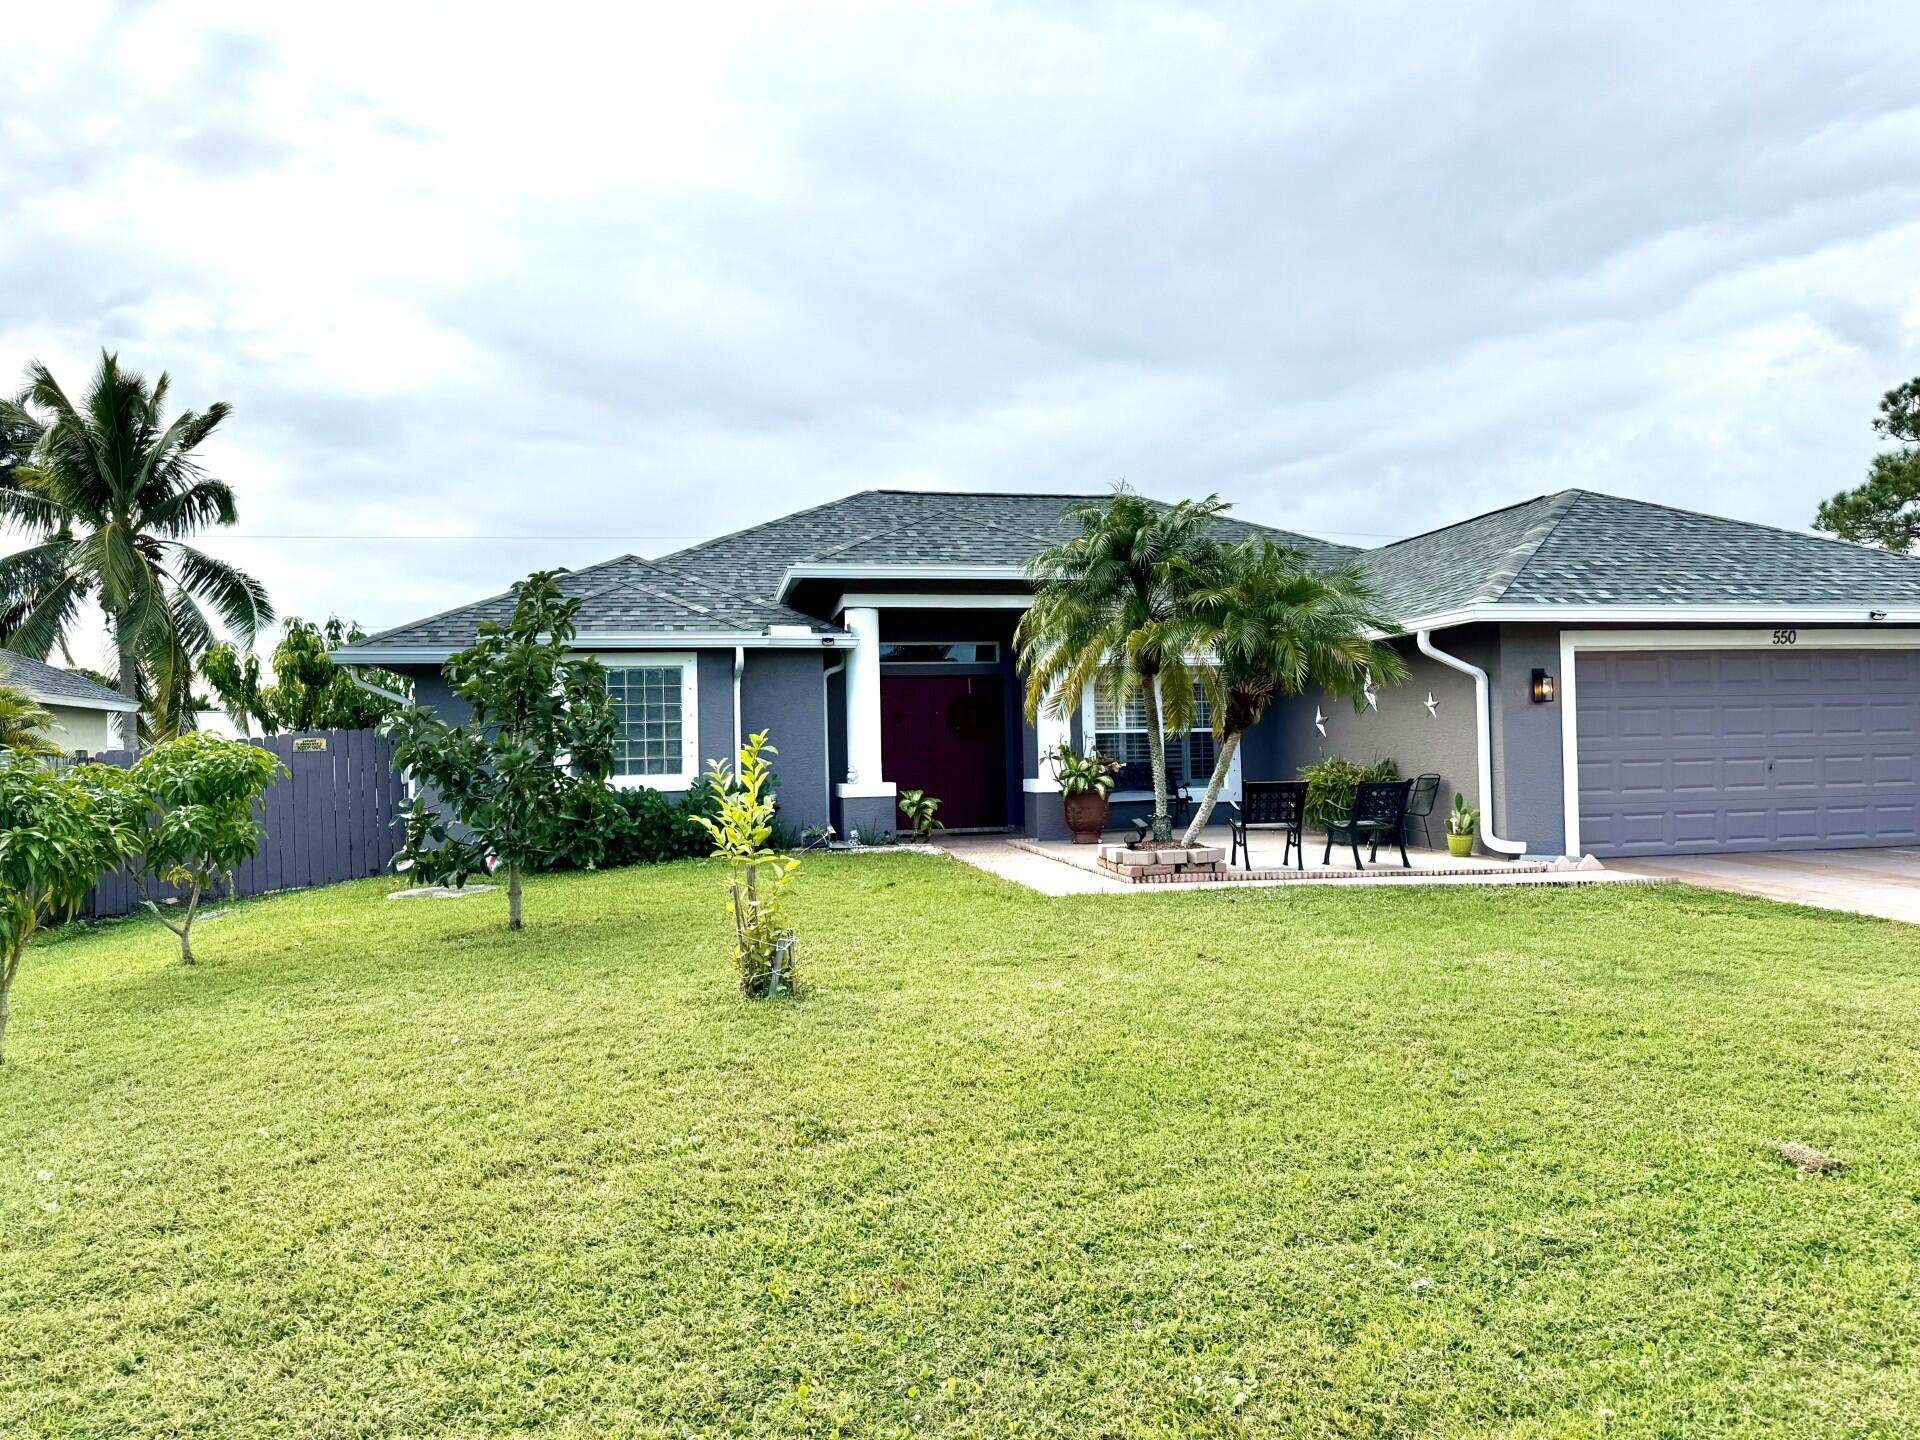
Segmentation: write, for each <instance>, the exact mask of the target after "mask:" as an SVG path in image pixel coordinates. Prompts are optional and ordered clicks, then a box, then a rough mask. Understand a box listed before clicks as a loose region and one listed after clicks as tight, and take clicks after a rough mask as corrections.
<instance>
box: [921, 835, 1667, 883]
mask: <svg viewBox="0 0 1920 1440" xmlns="http://www.w3.org/2000/svg"><path fill="white" fill-rule="evenodd" d="M1115 838H1118V837H1115ZM1228 838H1229V837H1228V835H1227V831H1226V827H1224V826H1219V827H1212V826H1210V827H1208V829H1207V831H1206V834H1205V836H1204V840H1205V843H1206V844H1209V845H1218V846H1219V847H1220V848H1221V849H1222V850H1225V849H1226V848H1227V844H1228ZM938 843H939V846H940V848H941V849H943V850H945V851H946V852H947V853H948V854H950V855H952V856H953V857H954V858H955V859H956V860H964V861H965V862H966V863H967V864H969V865H976V866H978V867H979V868H980V869H982V870H987V871H990V872H992V873H993V874H995V875H998V876H1000V877H1001V878H1002V879H1004V880H1011V881H1013V882H1014V883H1015V884H1016V885H1024V886H1026V887H1027V888H1028V889H1030V890H1038V891H1039V892H1040V893H1041V894H1043V895H1165V894H1168V893H1170V892H1171V893H1179V892H1182V891H1187V890H1245V889H1249V888H1261V887H1268V886H1276V885H1340V886H1352V885H1360V886H1369V887H1371V886H1378V885H1608V884H1622V883H1628V884H1641V885H1646V884H1658V883H1662V882H1660V881H1658V880H1649V879H1647V878H1645V877H1640V876H1629V875H1622V874H1616V873H1615V872H1613V871H1611V870H1578V871H1576V870H1556V869H1554V868H1552V867H1551V866H1550V865H1548V864H1546V863H1545V862H1542V861H1528V860H1521V861H1512V860H1498V859H1495V858H1493V857H1492V856H1486V855H1473V856H1468V857H1466V858H1465V859H1458V860H1457V859H1455V858H1454V857H1453V856H1451V855H1449V854H1448V853H1447V852H1446V851H1444V850H1438V851H1436V850H1421V849H1417V848H1414V847H1409V848H1408V852H1407V853H1408V858H1409V859H1410V860H1412V861H1413V865H1414V868H1413V869H1411V870H1403V869H1402V868H1401V867H1400V855H1399V852H1398V851H1395V852H1393V855H1392V859H1391V861H1389V859H1388V854H1387V852H1386V851H1384V850H1383V851H1382V852H1381V855H1380V861H1379V863H1378V864H1377V865H1368V866H1367V868H1366V870H1365V871H1363V872H1359V873H1356V872H1355V871H1354V869H1353V852H1352V851H1351V850H1349V851H1347V852H1345V854H1344V855H1343V854H1342V853H1341V852H1340V851H1338V850H1337V849H1336V851H1335V852H1334V856H1333V863H1332V864H1329V865H1325V866H1323V865H1321V863H1320V856H1321V854H1322V852H1323V850H1324V847H1325V840H1324V839H1323V840H1322V841H1321V843H1320V845H1318V846H1316V845H1314V844H1312V843H1311V837H1309V844H1308V846H1307V856H1306V866H1305V869H1304V871H1293V870H1291V868H1289V870H1288V873H1287V876H1286V878H1274V879H1259V880H1208V881H1198V882H1189V883H1184V884H1180V885H1142V884H1136V883H1133V882H1130V881H1125V880H1116V879H1114V878H1113V877H1112V876H1110V875H1107V874H1106V873H1104V872H1103V871H1101V870H1099V869H1097V868H1096V866H1095V855H1096V850H1097V847H1095V846H1092V845H1073V844H1070V843H1067V842H1065V841H1046V840H1030V839H1028V838H1026V837H1025V836H1020V835H951V836H943V837H941V838H940V839H939V841H938ZM1284 846H1285V842H1284V841H1283V840H1281V839H1279V838H1277V837H1275V836H1273V835H1271V834H1270V833H1268V834H1263V833H1260V832H1256V833H1255V834H1254V836H1253V868H1254V869H1255V870H1257V871H1258V870H1265V871H1268V872H1272V871H1276V870H1279V869H1280V868H1281V866H1280V858H1281V851H1282V850H1283V848H1284ZM1365 853H1366V852H1365V851H1364V850H1363V851H1362V852H1361V854H1362V857H1363V858H1364V856H1365Z"/></svg>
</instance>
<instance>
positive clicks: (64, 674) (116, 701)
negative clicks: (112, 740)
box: [0, 651, 140, 712]
mask: <svg viewBox="0 0 1920 1440" xmlns="http://www.w3.org/2000/svg"><path fill="white" fill-rule="evenodd" d="M0 685H12V686H13V687H15V688H16V689H19V690H24V691H26V692H27V694H29V695H31V696H32V697H33V698H34V699H35V700H38V701H39V702H40V703H41V704H42V705H71V706H73V707H74V708H75V709H77V710H120V711H126V712H131V711H134V710H138V709H139V708H140V702H139V701H137V700H129V699H128V698H127V697H126V696H124V695H122V694H121V693H120V692H119V691H118V690H111V689H108V688H107V687H106V686H105V685H102V684H100V683H99V682H98V681H95V680H89V679H88V678H87V677H86V676H84V675H76V674H74V672H73V671H71V670H62V669H61V668H60V667H59V666H58V665H49V664H47V662H46V661H44V660H29V659H28V658H27V657H26V656H25V655H15V654H13V653H12V652H11V651H0Z"/></svg>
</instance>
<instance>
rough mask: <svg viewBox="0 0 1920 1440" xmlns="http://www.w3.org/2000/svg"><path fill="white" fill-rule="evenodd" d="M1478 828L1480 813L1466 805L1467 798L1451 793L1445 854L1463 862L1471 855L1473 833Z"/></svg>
mask: <svg viewBox="0 0 1920 1440" xmlns="http://www.w3.org/2000/svg"><path fill="white" fill-rule="evenodd" d="M1479 827H1480V812H1479V811H1478V810H1476V809H1474V808H1473V807H1472V806H1471V805H1469V804H1467V797H1466V796H1464V795H1462V794H1461V793H1460V792H1459V791H1458V790H1456V791H1454V792H1453V813H1452V814H1450V815H1448V816H1447V853H1448V854H1449V855H1451V856H1453V857H1454V858H1455V859H1456V860H1464V859H1465V858H1466V857H1467V856H1469V855H1471V854H1472V853H1473V832H1474V831H1475V830H1477V829H1478V828H1479Z"/></svg>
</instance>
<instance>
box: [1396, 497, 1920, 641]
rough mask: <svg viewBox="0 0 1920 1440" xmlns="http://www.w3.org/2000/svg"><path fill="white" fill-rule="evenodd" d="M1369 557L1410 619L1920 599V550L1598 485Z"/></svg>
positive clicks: (1510, 509)
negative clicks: (1480, 611)
mask: <svg viewBox="0 0 1920 1440" xmlns="http://www.w3.org/2000/svg"><path fill="white" fill-rule="evenodd" d="M1363 563H1364V565H1365V566H1366V568H1367V570H1368V571H1369V572H1370V573H1371V574H1372V575H1373V577H1374V579H1375V582H1376V584H1377V585H1378V587H1379V591H1380V596H1381V600H1382V603H1383V606H1384V607H1385V608H1386V609H1387V610H1388V611H1389V612H1390V613H1392V614H1395V615H1398V616H1400V617H1402V618H1403V619H1414V618H1417V617H1419V616H1422V615H1433V614H1439V613H1441V612H1444V611H1448V610H1454V609H1458V608H1461V607H1463V606H1467V605H1474V604H1491V603H1499V604H1503V605H1568V606H1571V605H1634V606H1645V605H1672V606H1676V607H1687V606H1704V605H1760V604H1768V605H1859V606H1861V607H1862V608H1863V609H1866V608H1872V607H1882V608H1884V607H1886V606H1890V605H1902V606H1906V605H1913V604H1916V603H1920V558H1916V557H1914V556H1910V555H1894V554H1889V553H1888V552H1886V551H1884V550H1873V549H1869V548H1867V547H1866V546H1863V545H1852V544H1849V543H1847V542H1846V541H1844V540H1830V539H1826V538H1823V537H1821V536H1818V535H1807V534H1802V533H1799V532H1797V531H1793V530H1780V529H1776V528H1774V527H1773V526H1769V525H1756V524H1753V523H1751V522H1749V521H1745V520H1728V519H1725V518H1723V517H1721V516H1717V515H1703V514H1701V513H1699V512H1698V511H1693V510H1680V509H1676V508H1674V507H1673V506H1670V505H1656V504H1653V503H1651V502H1650V501H1646V500H1628V499H1623V498H1622V497H1620V496H1617V495H1603V494H1600V493H1599V492H1597V491H1593V490H1562V491H1560V492H1558V493H1557V494H1553V495H1543V496H1540V497H1539V498H1537V499H1533V500H1528V501H1526V502H1524V503H1522V504H1519V505H1513V506H1509V507H1508V508H1507V509H1504V510H1495V511H1491V512H1489V513H1488V514H1485V515H1478V516H1475V517H1474V518H1473V519H1471V520H1464V521H1462V522H1461V523H1460V524H1458V525H1450V526H1448V527H1446V528H1445V529H1443V530H1434V531H1430V532H1428V533H1427V534H1424V535H1416V536H1413V537H1412V538H1410V539H1407V540H1402V541H1399V542H1397V543H1396V544H1393V545H1384V546H1382V547H1380V548H1379V549H1377V550H1371V551H1368V552H1367V553H1366V555H1365V557H1364V559H1363Z"/></svg>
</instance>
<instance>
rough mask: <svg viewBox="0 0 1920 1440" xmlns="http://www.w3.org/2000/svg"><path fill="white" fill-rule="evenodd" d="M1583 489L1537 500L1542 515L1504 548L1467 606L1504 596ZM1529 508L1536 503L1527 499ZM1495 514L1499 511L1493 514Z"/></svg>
mask: <svg viewBox="0 0 1920 1440" xmlns="http://www.w3.org/2000/svg"><path fill="white" fill-rule="evenodd" d="M1585 493H1586V492H1585V491H1584V490H1559V491H1556V492H1554V493H1553V494H1552V495H1547V496H1543V497H1541V498H1542V499H1544V500H1545V502H1546V510H1545V513H1544V514H1543V515H1542V516H1541V518H1540V519H1538V520H1536V521H1535V522H1534V523H1533V524H1532V525H1530V526H1528V527H1527V530H1526V533H1524V534H1523V535H1521V537H1520V539H1519V540H1518V541H1516V542H1515V543H1514V544H1513V545H1511V546H1510V547H1508V550H1507V554H1506V558H1505V559H1504V560H1503V561H1502V562H1501V563H1500V564H1498V565H1496V566H1495V567H1494V568H1493V569H1492V570H1490V571H1489V572H1488V573H1487V578H1486V579H1485V580H1484V581H1483V582H1482V583H1481V585H1480V588H1479V589H1478V590H1476V591H1475V592H1474V594H1473V598H1472V600H1471V601H1469V602H1468V603H1469V604H1475V605H1478V604H1480V603H1482V602H1490V601H1494V600H1498V599H1499V598H1500V597H1501V596H1502V595H1504V594H1506V593H1507V589H1508V587H1509V586H1511V585H1512V584H1513V582H1514V581H1515V580H1517V579H1519V578H1520V573H1521V572H1522V571H1523V570H1525V569H1526V568H1527V566H1528V565H1529V564H1531V563H1532V561H1533V557H1534V556H1535V555H1537V554H1538V553H1539V551H1540V547H1541V546H1542V545H1544V544H1546V542H1547V537H1548V536H1549V535H1551V534H1553V532H1554V531H1555V530H1557V529H1559V528H1560V522H1561V521H1562V520H1564V519H1566V518H1567V515H1568V514H1569V512H1571V511H1572V509H1573V507H1574V506H1575V505H1576V504H1578V503H1579V500H1580V497H1581V496H1582V495H1584V494H1585ZM1527 503H1528V504H1529V505H1532V504H1537V503H1539V502H1538V501H1536V500H1529V501H1528V502H1527ZM1494 513H1496V514H1497V513H1499V512H1497V511H1496V512H1494Z"/></svg>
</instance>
